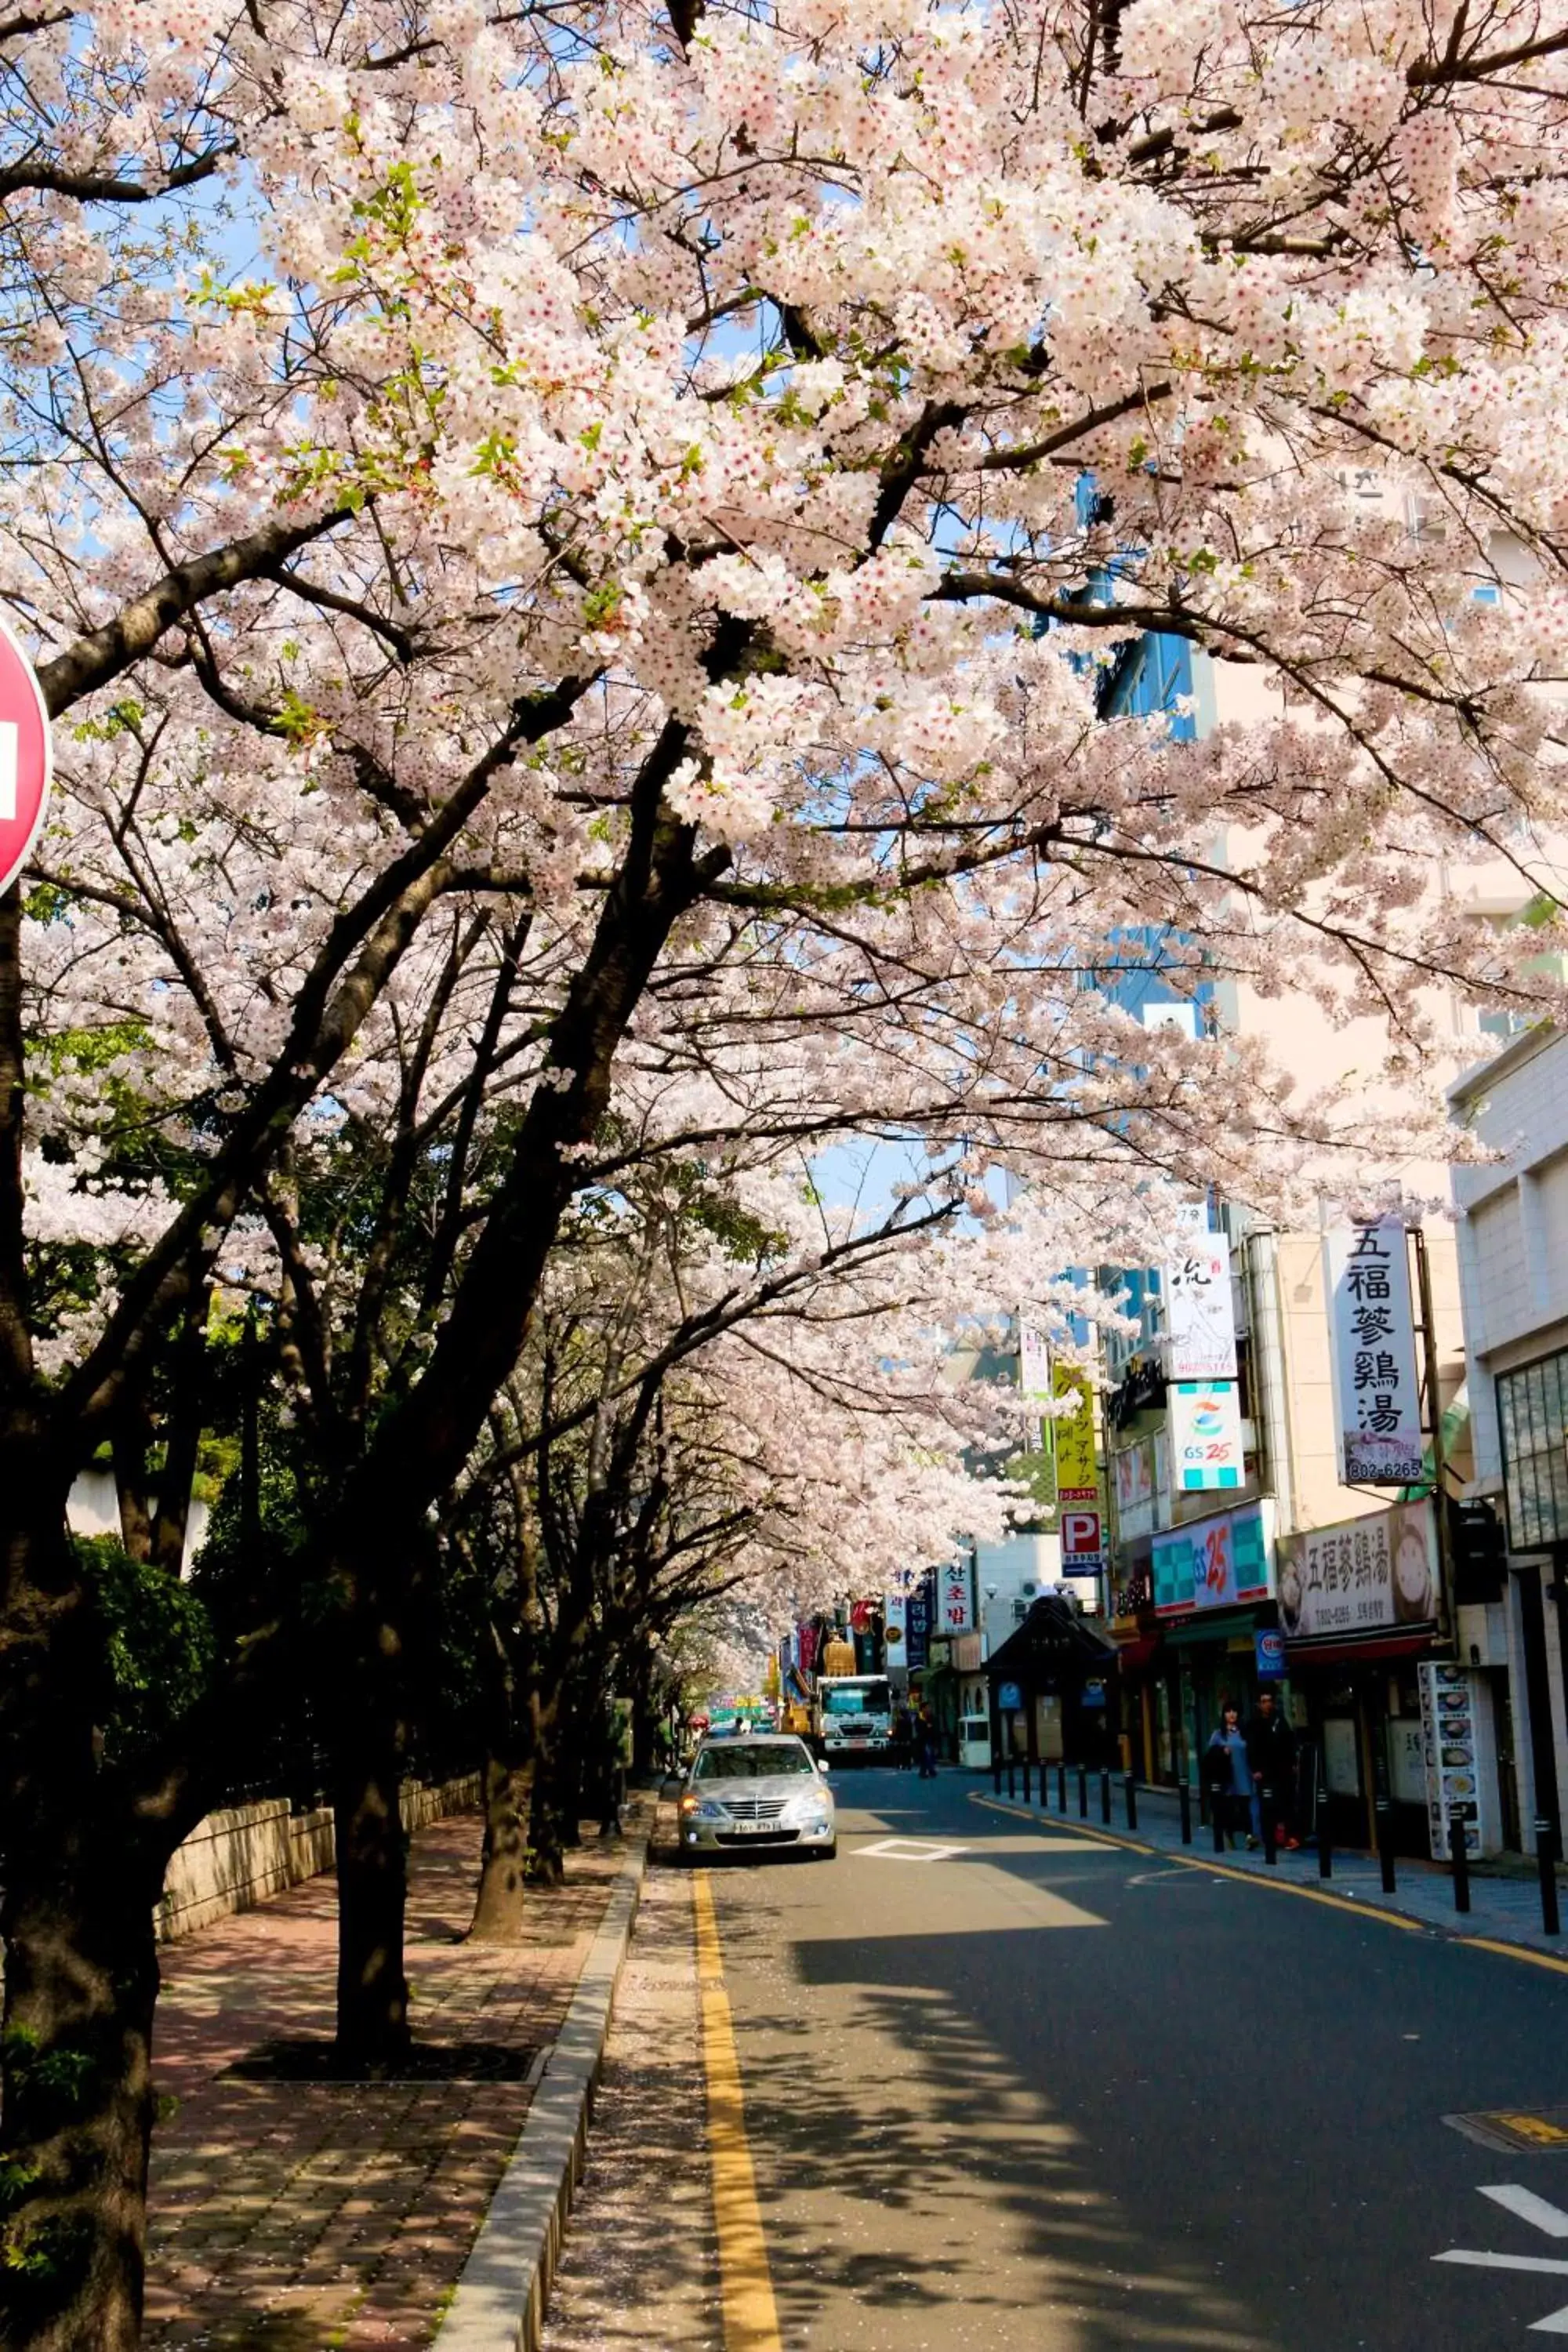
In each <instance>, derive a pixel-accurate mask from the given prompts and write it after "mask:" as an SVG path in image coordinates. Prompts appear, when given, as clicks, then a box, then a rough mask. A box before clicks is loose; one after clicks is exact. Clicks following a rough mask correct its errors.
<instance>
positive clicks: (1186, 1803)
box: [1176, 1781, 1193, 1845]
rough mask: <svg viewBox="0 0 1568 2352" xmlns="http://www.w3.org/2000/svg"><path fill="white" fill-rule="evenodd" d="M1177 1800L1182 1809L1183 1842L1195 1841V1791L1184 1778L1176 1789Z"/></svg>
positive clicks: (1188, 1843)
mask: <svg viewBox="0 0 1568 2352" xmlns="http://www.w3.org/2000/svg"><path fill="white" fill-rule="evenodd" d="M1176 1802H1177V1804H1178V1805H1179V1806H1180V1807H1181V1810H1182V1843H1183V1844H1184V1845H1191V1843H1192V1842H1193V1792H1192V1790H1190V1789H1189V1788H1188V1786H1187V1784H1186V1782H1185V1781H1183V1782H1182V1784H1181V1786H1180V1787H1179V1788H1178V1790H1176Z"/></svg>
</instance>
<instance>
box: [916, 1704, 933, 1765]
mask: <svg viewBox="0 0 1568 2352" xmlns="http://www.w3.org/2000/svg"><path fill="white" fill-rule="evenodd" d="M915 1737H916V1738H917V1740H918V1741H919V1743H920V1754H921V1780H935V1779H936V1717H935V1716H934V1715H933V1714H932V1713H931V1708H930V1706H922V1707H921V1719H920V1724H919V1727H918V1728H917V1730H916V1734H915Z"/></svg>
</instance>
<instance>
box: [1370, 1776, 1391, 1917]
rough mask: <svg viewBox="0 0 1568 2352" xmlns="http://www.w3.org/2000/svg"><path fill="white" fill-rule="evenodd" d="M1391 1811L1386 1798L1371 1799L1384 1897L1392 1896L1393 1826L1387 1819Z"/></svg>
mask: <svg viewBox="0 0 1568 2352" xmlns="http://www.w3.org/2000/svg"><path fill="white" fill-rule="evenodd" d="M1392 1810H1393V1809H1392V1807H1391V1806H1390V1804H1389V1801H1388V1799H1387V1798H1386V1797H1377V1798H1374V1799H1373V1816H1374V1818H1375V1820H1376V1822H1377V1858H1378V1861H1379V1862H1380V1863H1381V1864H1382V1865H1383V1891H1384V1894H1385V1895H1392V1894H1393V1892H1394V1825H1393V1822H1391V1820H1390V1818H1389V1816H1390V1813H1391V1811H1392Z"/></svg>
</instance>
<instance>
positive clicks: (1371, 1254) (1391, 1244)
mask: <svg viewBox="0 0 1568 2352" xmlns="http://www.w3.org/2000/svg"><path fill="white" fill-rule="evenodd" d="M1323 1288H1324V1292H1325V1294H1326V1296H1327V1298H1328V1303H1329V1325H1330V1336H1331V1358H1332V1363H1333V1373H1334V1419H1335V1424H1336V1426H1337V1428H1338V1430H1339V1441H1340V1475H1341V1477H1342V1479H1343V1481H1344V1483H1345V1485H1346V1486H1408V1485H1409V1484H1410V1483H1411V1482H1412V1480H1414V1479H1417V1478H1419V1477H1420V1475H1421V1457H1422V1448H1421V1401H1420V1394H1419V1391H1418V1390H1417V1388H1416V1384H1415V1327H1414V1320H1413V1318H1412V1315H1411V1311H1410V1265H1409V1259H1408V1257H1407V1255H1406V1240H1405V1225H1404V1223H1403V1220H1402V1219H1400V1218H1398V1217H1375V1218H1368V1219H1365V1220H1363V1222H1361V1223H1356V1224H1352V1225H1336V1226H1334V1227H1333V1228H1332V1229H1331V1231H1330V1232H1329V1233H1327V1234H1325V1235H1324V1237H1323Z"/></svg>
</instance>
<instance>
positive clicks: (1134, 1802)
mask: <svg viewBox="0 0 1568 2352" xmlns="http://www.w3.org/2000/svg"><path fill="white" fill-rule="evenodd" d="M1121 1785H1122V1788H1123V1790H1124V1791H1125V1792H1126V1797H1127V1826H1128V1828H1129V1829H1130V1830H1135V1829H1136V1828H1137V1826H1138V1784H1137V1782H1136V1781H1135V1780H1133V1778H1132V1775H1131V1772H1129V1773H1128V1775H1127V1778H1126V1779H1125V1780H1123V1782H1122V1784H1121Z"/></svg>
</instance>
